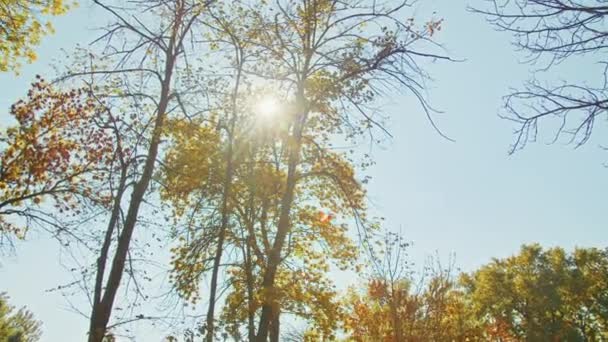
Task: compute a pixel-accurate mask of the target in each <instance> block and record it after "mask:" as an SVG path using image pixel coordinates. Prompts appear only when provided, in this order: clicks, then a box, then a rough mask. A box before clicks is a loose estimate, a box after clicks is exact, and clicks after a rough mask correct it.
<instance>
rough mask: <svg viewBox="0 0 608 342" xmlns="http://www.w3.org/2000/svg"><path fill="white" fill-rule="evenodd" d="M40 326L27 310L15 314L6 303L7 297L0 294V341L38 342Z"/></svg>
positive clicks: (40, 333) (22, 309)
mask: <svg viewBox="0 0 608 342" xmlns="http://www.w3.org/2000/svg"><path fill="white" fill-rule="evenodd" d="M41 325H42V323H41V322H40V321H37V320H36V319H35V318H34V315H33V314H32V313H31V312H30V311H28V310H27V309H25V308H21V309H19V310H17V312H15V308H14V307H13V306H11V305H10V304H9V303H8V296H7V295H6V294H5V293H2V294H0V341H6V342H35V341H39V340H40V336H41V335H42V331H41V330H40V327H41Z"/></svg>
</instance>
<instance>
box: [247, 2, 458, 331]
mask: <svg viewBox="0 0 608 342" xmlns="http://www.w3.org/2000/svg"><path fill="white" fill-rule="evenodd" d="M407 7H408V2H407V1H403V2H402V1H400V2H397V3H389V2H385V3H379V2H376V1H358V2H356V3H348V4H347V3H344V2H341V1H335V0H301V1H296V2H293V1H290V2H288V1H285V2H283V1H278V2H277V3H276V8H275V9H276V11H275V12H270V13H271V14H266V13H261V14H260V15H259V16H258V17H259V19H258V20H259V21H260V22H262V23H263V24H262V25H260V27H264V28H265V29H264V30H263V31H262V32H260V33H259V35H258V36H257V37H254V38H252V41H253V44H255V45H256V46H257V47H258V48H259V49H260V56H263V57H262V58H264V60H263V61H260V62H261V63H259V64H258V68H257V69H256V70H255V73H256V74H257V75H258V76H260V77H261V78H263V79H266V80H267V81H273V82H277V83H279V84H281V86H282V87H283V89H289V90H288V94H290V96H289V98H290V100H291V101H290V106H289V108H290V111H289V112H288V113H287V115H286V117H285V119H284V120H285V123H286V125H287V127H288V130H287V134H286V135H285V136H284V137H283V139H284V140H283V141H282V150H283V151H284V153H285V156H286V157H285V158H286V167H285V169H284V172H285V178H284V182H283V184H282V185H281V186H282V188H283V189H284V190H283V191H282V195H281V201H280V211H279V215H278V221H277V223H276V233H275V234H274V235H273V236H272V238H271V241H270V246H271V247H270V250H269V254H268V257H267V258H266V260H265V266H264V276H263V283H262V286H263V293H264V295H265V300H264V303H263V307H262V312H261V315H260V321H259V324H258V331H257V340H258V341H266V339H267V338H268V334H269V327H270V325H271V322H272V321H275V320H276V319H277V317H278V315H279V313H278V311H277V310H278V309H277V308H278V307H279V305H278V303H277V302H276V300H275V295H274V294H275V293H276V286H275V279H276V277H277V274H278V271H279V267H280V265H281V263H282V260H283V256H284V255H283V254H284V253H285V247H286V242H287V239H288V236H289V234H290V232H291V230H292V227H293V224H292V215H293V211H292V208H293V203H294V198H295V195H296V193H297V192H298V191H299V185H298V183H299V182H300V181H301V180H302V179H305V178H306V177H302V175H304V174H306V173H307V170H306V169H303V168H302V166H301V162H302V160H304V159H305V158H306V154H305V152H304V151H305V150H306V146H307V145H308V144H314V145H317V146H321V148H326V147H329V145H331V142H330V141H329V140H330V139H329V136H331V135H334V137H335V135H339V134H340V133H344V134H345V135H346V136H348V135H351V136H352V135H355V136H356V135H358V134H360V133H361V132H367V130H368V129H370V128H380V129H382V127H381V126H380V124H379V122H378V121H377V120H379V119H378V118H377V116H378V113H377V112H374V111H373V110H370V106H369V105H370V103H371V102H372V101H373V99H374V98H375V97H376V96H377V95H379V94H382V92H383V90H382V87H383V86H386V87H396V88H397V89H405V90H409V91H411V93H413V94H414V95H415V96H416V97H417V98H418V99H419V100H420V103H421V104H422V106H423V108H424V109H425V110H427V113H428V110H429V108H428V106H427V102H426V101H425V99H424V98H423V96H422V94H421V90H422V88H421V84H422V83H421V82H420V81H421V79H423V78H424V77H425V73H424V72H423V71H422V69H420V67H419V66H418V64H417V63H418V61H420V60H424V59H441V58H446V57H443V56H441V55H438V54H436V53H434V52H433V48H436V45H435V43H434V42H433V41H432V40H431V37H432V35H433V34H434V33H435V32H437V31H438V30H440V28H441V21H440V20H436V21H431V22H429V23H427V24H426V25H424V26H423V27H415V25H413V23H412V21H411V20H409V21H405V22H404V21H403V20H401V18H402V17H403V16H406V14H405V13H404V11H405V9H407ZM272 13H276V14H272ZM429 48H430V49H429ZM268 56H270V57H271V58H272V59H270V60H269V59H268ZM389 89H390V88H389ZM357 116H359V117H358V118H357ZM315 129H317V131H315ZM315 133H316V134H315ZM311 134H312V135H314V136H313V137H311ZM372 136H373V135H372ZM324 137H325V138H324ZM313 174H314V172H313ZM316 176H319V177H324V176H325V175H323V173H322V172H321V173H316ZM330 178H331V177H330Z"/></svg>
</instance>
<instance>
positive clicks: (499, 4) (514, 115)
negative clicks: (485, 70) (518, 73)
mask: <svg viewBox="0 0 608 342" xmlns="http://www.w3.org/2000/svg"><path fill="white" fill-rule="evenodd" d="M488 2H489V3H490V6H489V9H474V10H473V11H474V12H477V13H481V14H483V15H485V16H487V18H488V21H489V22H490V23H491V24H492V25H494V26H495V27H496V28H497V29H499V30H502V31H506V32H509V33H512V34H513V35H514V37H515V44H516V46H517V47H518V48H519V49H520V50H522V51H524V52H526V53H527V54H528V55H529V59H528V60H527V61H528V62H530V63H534V64H540V65H541V66H542V69H543V70H553V69H554V68H555V67H556V65H557V64H559V62H561V61H564V60H566V59H569V58H571V57H574V56H587V57H589V58H595V57H598V58H599V61H600V63H601V64H602V65H603V66H604V69H603V75H604V79H603V80H597V82H599V85H597V86H591V85H588V84H573V83H563V84H558V85H553V86H546V85H545V84H544V83H541V82H540V81H536V80H533V81H530V82H529V83H528V84H527V85H526V86H525V87H524V89H523V90H519V91H515V92H513V93H512V94H510V95H508V96H506V98H505V99H506V100H505V110H506V114H505V116H506V118H508V119H510V120H513V121H514V122H516V123H517V125H518V128H517V130H516V138H515V143H514V144H513V146H512V148H511V150H510V152H511V153H513V152H515V151H516V150H518V149H520V148H523V147H524V146H525V145H526V144H527V143H528V142H530V141H534V140H535V139H536V137H537V133H538V124H539V122H541V121H548V123H547V124H549V121H552V120H553V121H556V122H557V125H556V126H555V127H557V130H556V132H555V137H554V141H556V140H557V139H558V138H559V136H561V135H562V134H567V135H570V141H571V142H574V143H575V144H576V146H577V147H578V146H580V145H582V144H584V143H585V142H587V141H588V140H589V138H590V137H591V133H592V131H593V128H594V125H595V123H596V119H598V118H601V117H602V116H605V115H606V113H607V110H608V88H607V85H608V82H606V80H607V79H608V74H607V71H608V69H606V67H608V64H607V63H608V61H607V60H606V59H605V58H604V57H603V55H605V52H606V50H607V48H608V44H607V41H606V37H607V36H608V30H607V29H606V25H605V24H606V18H607V16H608V6H606V3H605V1H603V0H592V1H581V0H488ZM601 72H602V71H600V70H598V73H597V74H598V75H600V74H601ZM549 127H551V126H549Z"/></svg>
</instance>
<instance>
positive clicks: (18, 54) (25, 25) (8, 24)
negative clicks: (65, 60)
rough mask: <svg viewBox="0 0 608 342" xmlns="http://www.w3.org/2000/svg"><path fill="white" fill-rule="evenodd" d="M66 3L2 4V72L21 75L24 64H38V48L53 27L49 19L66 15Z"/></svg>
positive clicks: (16, 0) (22, 0)
mask: <svg viewBox="0 0 608 342" xmlns="http://www.w3.org/2000/svg"><path fill="white" fill-rule="evenodd" d="M68 9H69V6H68V5H67V4H66V3H65V1H63V0H7V1H2V3H1V4H0V71H8V70H11V69H12V70H13V71H15V72H18V71H19V68H20V67H21V63H20V61H21V60H22V59H23V60H25V61H26V62H28V63H29V62H33V61H34V60H36V53H35V52H34V48H35V47H36V45H38V44H39V43H40V40H41V38H42V36H44V35H46V34H49V33H52V32H53V27H52V25H51V24H50V23H49V22H44V21H43V20H44V17H46V16H56V15H60V14H63V13H65V12H66V11H67V10H68Z"/></svg>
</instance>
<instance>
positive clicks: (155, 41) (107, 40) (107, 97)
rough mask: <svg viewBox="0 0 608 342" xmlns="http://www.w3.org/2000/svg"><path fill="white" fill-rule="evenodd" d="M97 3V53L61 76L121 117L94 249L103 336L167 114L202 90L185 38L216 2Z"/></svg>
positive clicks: (96, 322) (96, 331)
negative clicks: (104, 22)
mask: <svg viewBox="0 0 608 342" xmlns="http://www.w3.org/2000/svg"><path fill="white" fill-rule="evenodd" d="M95 3H96V5H98V6H99V7H100V8H101V9H103V10H104V11H105V12H106V13H108V15H110V16H111V17H112V18H113V20H114V22H113V24H111V25H110V26H108V27H107V28H106V32H105V33H104V34H103V35H102V36H101V37H100V38H99V39H97V40H96V41H95V42H96V43H97V44H100V45H102V47H101V49H100V53H99V56H98V54H95V53H94V51H86V53H85V56H86V57H85V58H86V59H84V60H81V61H79V62H80V63H77V64H76V65H75V66H74V67H72V68H71V69H70V70H69V71H68V73H67V75H65V76H64V77H62V78H61V79H60V81H64V82H67V81H73V82H76V81H80V82H82V83H84V84H85V85H87V86H88V87H89V89H90V90H91V92H92V93H93V94H94V96H95V97H96V98H98V99H99V100H100V101H102V102H104V103H105V107H106V108H107V110H108V111H116V113H114V114H113V115H114V117H116V118H119V119H118V120H117V122H116V124H115V125H114V131H115V132H116V137H117V139H116V141H115V145H116V152H115V157H116V158H115V159H114V160H113V163H114V164H113V165H114V166H115V169H114V172H113V173H112V174H111V176H109V178H108V179H107V182H106V186H108V187H109V188H110V189H111V191H112V193H111V203H110V205H109V209H108V211H107V226H106V227H107V228H106V229H105V231H104V232H103V235H102V237H101V239H99V242H100V243H99V247H98V248H97V249H96V252H97V262H96V269H95V272H94V274H95V276H94V284H93V286H92V287H91V288H92V289H93V294H92V296H91V304H92V309H91V317H90V328H89V341H91V342H101V341H102V340H103V339H104V337H105V336H106V335H107V334H108V327H109V326H110V325H109V321H110V318H111V315H112V311H113V307H114V304H115V301H116V298H117V295H118V291H119V288H120V286H121V281H122V278H123V275H124V273H125V268H126V267H127V262H128V261H131V256H130V255H131V254H130V252H131V243H132V241H133V239H134V232H135V228H136V226H137V224H138V222H139V221H141V218H140V217H139V214H140V210H141V207H142V204H143V203H144V202H145V198H146V195H148V193H149V190H150V184H151V183H152V181H153V176H154V172H155V170H156V167H157V161H158V159H160V155H161V142H162V141H161V138H162V136H163V133H164V131H165V127H166V122H167V121H168V120H169V119H170V115H175V116H180V115H183V116H188V115H189V114H190V113H189V112H188V109H189V108H191V106H189V101H190V100H191V96H193V94H195V93H196V94H197V95H198V94H200V87H198V83H196V81H197V75H196V73H194V72H193V70H192V69H191V68H190V64H188V61H187V58H186V57H185V56H187V55H188V51H189V50H188V49H189V48H190V47H191V46H199V45H198V44H192V45H191V44H186V42H187V41H188V39H190V38H192V37H193V33H192V32H193V30H197V29H199V28H200V27H199V24H200V23H199V22H198V19H199V17H200V16H201V14H202V13H203V12H204V11H205V10H206V8H207V6H209V5H210V4H212V3H213V1H198V0H193V1H189V0H172V1H164V0H163V1H139V2H138V4H139V5H140V6H141V7H138V8H137V9H134V8H132V7H120V6H114V5H107V4H105V3H103V2H101V1H95ZM193 39H194V38H193ZM117 113H118V114H117ZM110 259H111V260H110ZM85 288H89V287H85Z"/></svg>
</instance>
